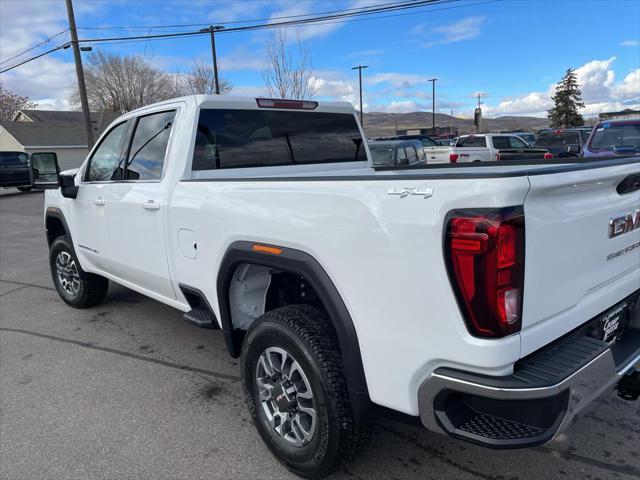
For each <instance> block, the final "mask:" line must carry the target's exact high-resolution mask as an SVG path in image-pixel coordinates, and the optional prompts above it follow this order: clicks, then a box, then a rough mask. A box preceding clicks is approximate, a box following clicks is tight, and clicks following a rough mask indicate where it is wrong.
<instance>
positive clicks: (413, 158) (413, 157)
mask: <svg viewBox="0 0 640 480" xmlns="http://www.w3.org/2000/svg"><path fill="white" fill-rule="evenodd" d="M405 150H406V151H407V157H408V158H409V163H416V162H417V161H418V155H417V154H416V149H415V147H411V146H409V147H405Z"/></svg>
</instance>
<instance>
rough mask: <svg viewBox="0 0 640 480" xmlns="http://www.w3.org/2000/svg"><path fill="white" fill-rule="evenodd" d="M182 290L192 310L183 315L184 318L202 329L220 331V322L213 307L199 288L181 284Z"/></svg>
mask: <svg viewBox="0 0 640 480" xmlns="http://www.w3.org/2000/svg"><path fill="white" fill-rule="evenodd" d="M179 286H180V290H182V293H183V295H184V296H185V298H186V299H187V302H189V306H190V307H191V310H190V311H188V312H187V313H185V314H184V315H183V318H184V319H185V320H186V321H187V322H189V323H191V324H193V325H195V326H196V327H200V328H208V329H214V330H215V329H218V328H220V327H219V326H218V320H217V319H216V316H215V314H214V313H213V310H212V309H211V305H209V302H208V301H207V299H206V297H205V296H204V294H203V293H202V292H201V291H200V290H198V289H197V288H193V287H189V286H187V285H183V284H180V285H179Z"/></svg>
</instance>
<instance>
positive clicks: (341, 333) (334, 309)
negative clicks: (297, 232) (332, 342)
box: [216, 241, 371, 420]
mask: <svg viewBox="0 0 640 480" xmlns="http://www.w3.org/2000/svg"><path fill="white" fill-rule="evenodd" d="M253 244H254V243H253V242H248V241H236V242H234V243H232V244H231V245H230V246H229V247H228V249H227V251H226V252H225V255H224V257H223V260H222V263H221V264H220V269H219V271H218V278H217V283H216V287H217V293H218V305H219V309H220V322H221V324H222V330H223V332H224V338H225V342H226V344H227V349H228V350H229V353H230V355H231V356H232V357H234V358H237V357H238V356H240V352H241V348H242V339H243V336H244V332H242V331H241V330H235V331H234V329H233V324H232V320H231V312H230V306H229V295H228V292H229V286H230V284H231V280H232V276H233V272H234V271H235V269H236V267H238V265H240V264H242V263H251V264H255V265H260V266H264V267H271V268H277V269H278V270H282V271H285V272H288V273H292V274H296V275H300V276H303V277H304V278H305V279H306V280H307V281H308V282H309V284H310V285H311V286H312V287H313V289H314V290H315V291H316V293H317V294H318V296H319V297H320V299H321V301H322V303H323V306H324V307H325V310H326V311H327V313H328V314H329V319H330V321H331V323H332V325H333V327H334V328H335V330H336V333H337V336H338V343H339V346H340V352H341V354H342V361H343V363H344V372H345V378H346V381H347V387H348V389H349V396H350V400H351V405H352V408H353V412H354V415H355V417H356V419H357V420H363V419H364V418H365V416H366V415H367V414H368V412H369V411H370V410H371V409H370V408H369V407H370V404H371V399H370V398H369V390H368V388H367V381H366V377H365V374H364V366H363V364H362V355H361V353H360V345H359V343H358V336H357V333H356V329H355V327H354V325H353V321H352V320H351V315H349V312H348V310H347V307H346V306H345V304H344V302H343V301H342V298H341V297H340V294H339V293H338V290H337V289H336V287H335V285H334V284H333V282H332V281H331V279H330V278H329V275H328V274H327V272H326V271H325V270H324V268H322V266H321V265H320V263H318V261H317V260H316V259H315V258H313V257H312V256H311V255H309V254H308V253H305V252H303V251H301V250H295V249H292V248H286V247H280V246H277V245H274V246H275V247H277V248H279V249H281V250H282V253H280V254H278V255H273V254H269V253H263V252H255V251H253V248H252V247H253Z"/></svg>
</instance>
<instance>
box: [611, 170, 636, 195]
mask: <svg viewBox="0 0 640 480" xmlns="http://www.w3.org/2000/svg"><path fill="white" fill-rule="evenodd" d="M638 190H640V173H636V174H633V175H629V176H628V177H627V178H625V179H624V180H622V181H621V182H620V183H619V184H618V186H617V188H616V191H617V192H618V193H619V194H620V195H624V194H627V193H632V192H637V191H638Z"/></svg>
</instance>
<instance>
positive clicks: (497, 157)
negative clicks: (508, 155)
mask: <svg viewBox="0 0 640 480" xmlns="http://www.w3.org/2000/svg"><path fill="white" fill-rule="evenodd" d="M496 161H500V154H499V153H496Z"/></svg>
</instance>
